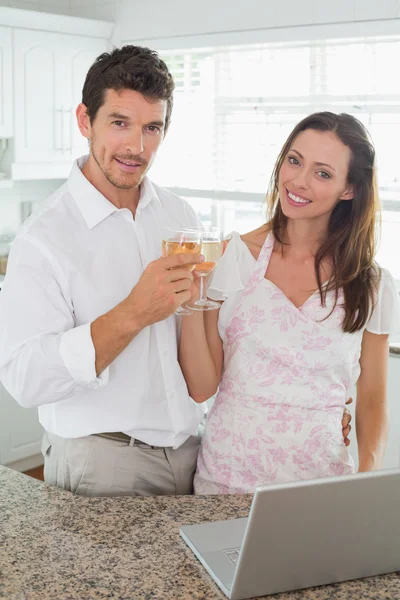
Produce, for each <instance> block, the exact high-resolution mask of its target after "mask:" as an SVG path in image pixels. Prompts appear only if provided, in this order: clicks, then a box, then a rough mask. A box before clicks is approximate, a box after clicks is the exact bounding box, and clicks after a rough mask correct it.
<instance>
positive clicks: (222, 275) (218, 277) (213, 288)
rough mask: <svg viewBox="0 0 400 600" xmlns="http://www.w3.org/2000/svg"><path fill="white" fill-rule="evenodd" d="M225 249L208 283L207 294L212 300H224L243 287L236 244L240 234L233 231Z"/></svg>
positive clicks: (238, 241)
mask: <svg viewBox="0 0 400 600" xmlns="http://www.w3.org/2000/svg"><path fill="white" fill-rule="evenodd" d="M229 237H230V238H231V239H230V241H229V242H228V244H227V246H226V250H225V252H224V254H223V256H222V258H221V259H220V261H219V262H218V265H217V266H216V268H215V270H214V272H213V274H212V276H211V279H210V282H209V284H208V290H207V296H209V297H210V298H211V299H212V300H217V301H220V302H221V301H225V300H226V299H227V298H228V296H229V295H230V294H233V293H235V292H238V291H240V290H242V289H243V288H244V285H243V282H242V277H241V273H240V265H239V256H238V254H239V252H238V245H239V243H240V235H239V234H238V233H237V232H233V233H231V234H229V235H228V236H227V238H229Z"/></svg>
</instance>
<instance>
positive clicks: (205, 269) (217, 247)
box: [186, 225, 224, 311]
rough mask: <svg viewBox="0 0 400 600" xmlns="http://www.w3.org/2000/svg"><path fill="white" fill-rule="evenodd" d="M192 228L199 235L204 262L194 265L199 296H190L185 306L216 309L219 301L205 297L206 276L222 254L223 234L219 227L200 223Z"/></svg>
mask: <svg viewBox="0 0 400 600" xmlns="http://www.w3.org/2000/svg"><path fill="white" fill-rule="evenodd" d="M193 230H194V231H196V232H198V233H199V234H200V236H201V238H200V241H201V246H200V252H201V254H202V255H203V256H204V262H202V263H201V264H199V265H196V267H195V271H194V275H195V277H198V278H199V298H198V299H195V298H193V297H192V299H191V300H190V302H188V303H187V304H186V307H187V308H189V309H190V310H201V311H204V310H216V309H218V308H219V307H220V304H219V302H214V301H213V300H208V298H207V279H206V278H207V276H208V275H210V273H212V271H213V270H214V269H215V267H216V265H217V262H218V261H219V259H220V258H221V256H222V254H223V250H224V248H223V235H222V229H221V228H220V227H213V226H207V225H201V226H198V227H193Z"/></svg>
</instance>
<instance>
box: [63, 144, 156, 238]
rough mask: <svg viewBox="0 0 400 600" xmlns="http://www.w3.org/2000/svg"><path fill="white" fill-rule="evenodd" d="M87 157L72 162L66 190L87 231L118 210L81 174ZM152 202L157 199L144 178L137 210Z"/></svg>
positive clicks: (149, 182) (150, 184)
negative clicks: (83, 220) (76, 207)
mask: <svg viewBox="0 0 400 600" xmlns="http://www.w3.org/2000/svg"><path fill="white" fill-rule="evenodd" d="M88 157H89V156H88V155H86V156H81V158H78V160H75V161H74V163H73V165H72V169H71V173H70V176H69V178H68V189H69V191H70V193H71V196H72V197H73V199H74V200H75V203H76V205H77V206H78V208H79V210H80V212H81V214H82V216H83V218H84V219H85V222H86V224H87V226H88V227H89V229H93V228H94V227H96V225H98V224H99V223H101V221H104V219H106V218H107V217H109V216H110V215H111V214H112V213H114V212H116V211H117V210H119V209H118V208H117V207H116V206H114V204H113V203H112V202H110V201H109V200H107V198H106V197H105V196H103V194H102V193H101V192H99V191H98V190H97V189H96V188H95V187H94V186H93V185H92V184H91V183H90V181H88V179H86V177H85V176H84V174H83V173H82V171H81V169H82V167H83V165H84V164H85V162H86V161H87V159H88ZM152 200H159V199H158V196H157V193H156V191H155V189H154V186H153V184H152V183H151V181H150V180H149V179H148V178H147V177H145V178H144V179H143V182H142V184H141V186H140V199H139V204H138V208H137V210H138V211H139V210H143V208H145V207H146V206H147V205H148V204H150V202H151V201H152Z"/></svg>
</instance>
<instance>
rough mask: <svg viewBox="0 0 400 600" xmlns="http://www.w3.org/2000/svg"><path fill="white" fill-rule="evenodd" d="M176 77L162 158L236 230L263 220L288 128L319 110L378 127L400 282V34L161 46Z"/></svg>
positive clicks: (186, 192)
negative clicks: (395, 69)
mask: <svg viewBox="0 0 400 600" xmlns="http://www.w3.org/2000/svg"><path fill="white" fill-rule="evenodd" d="M162 57H163V58H164V60H165V61H166V62H167V64H168V65H169V67H170V69H171V72H172V74H173V76H174V78H175V81H176V94H175V106H174V111H173V115H172V123H171V127H170V131H169V132H168V135H167V137H166V140H165V142H164V144H163V147H162V149H161V151H160V155H161V156H160V159H159V160H158V161H157V163H156V165H155V166H154V167H153V173H154V176H155V179H156V180H157V182H159V183H160V184H161V185H164V186H166V187H170V188H172V189H174V190H176V191H178V193H180V194H181V195H182V196H184V197H187V198H188V199H189V201H190V202H191V203H192V205H193V206H194V208H196V209H198V210H199V212H200V214H201V216H202V218H203V219H204V220H208V221H211V220H212V221H213V222H217V220H218V222H219V223H220V224H221V225H222V226H223V228H224V230H225V231H226V232H228V231H229V230H231V229H236V230H238V231H240V232H244V231H246V230H249V229H251V228H254V227H256V226H258V225H260V224H261V223H262V222H263V218H264V217H263V210H262V209H263V206H262V204H263V198H264V196H265V192H266V189H267V185H268V182H269V178H270V174H271V172H272V167H273V165H274V162H275V159H276V157H277V155H278V152H279V150H280V149H281V147H282V145H283V143H284V141H285V139H286V137H287V135H288V134H289V132H290V131H291V130H292V128H293V127H294V125H295V124H296V123H297V122H298V121H300V120H301V119H302V118H303V117H304V116H306V115H308V114H310V113H312V112H315V111H319V110H332V111H335V112H342V111H344V112H348V113H351V114H353V115H354V116H356V117H357V118H358V119H360V120H361V121H362V122H363V123H364V124H365V125H366V126H367V127H368V130H369V131H370V133H371V136H372V138H373V140H374V143H375V147H376V151H377V162H378V181H379V187H380V192H381V199H382V201H383V209H384V210H383V230H382V236H381V245H380V249H379V253H378V261H379V262H380V264H381V265H382V266H384V267H386V268H388V269H389V270H390V271H391V272H392V274H393V275H394V277H395V278H396V279H397V280H399V282H400V262H399V261H398V260H397V259H396V254H397V253H398V251H397V249H396V247H397V244H398V240H399V239H400V165H399V163H398V149H397V140H398V139H400V78H399V77H397V76H396V74H395V73H394V72H393V66H394V65H395V64H397V62H398V60H399V59H400V36H396V37H393V36H391V37H369V38H362V39H361V38H357V39H342V40H337V39H336V40H319V41H312V42H296V43H268V44H257V45H254V44H252V45H243V46H229V47H218V48H203V49H188V50H185V51H182V50H180V51H170V52H164V53H162Z"/></svg>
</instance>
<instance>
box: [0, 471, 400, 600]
mask: <svg viewBox="0 0 400 600" xmlns="http://www.w3.org/2000/svg"><path fill="white" fill-rule="evenodd" d="M250 504H251V497H250V496H219V497H218V496H209V497H201V496H199V497H194V496H181V497H158V498H90V499H89V498H83V497H79V496H74V495H73V494H70V493H68V492H64V491H63V490H59V489H57V488H52V487H48V486H46V485H45V484H44V483H42V482H40V481H37V480H34V479H31V478H30V477H27V476H25V475H22V474H20V473H17V472H15V471H11V470H9V469H6V468H5V467H1V466H0V598H6V599H7V600H72V599H74V600H75V599H78V600H91V599H96V600H102V599H106V598H107V599H109V598H113V599H118V600H137V599H145V600H170V599H171V600H173V599H180V600H183V599H192V598H193V599H194V600H199V599H201V600H212V599H214V598H215V599H223V598H225V596H224V595H223V594H222V592H220V591H219V589H218V588H217V586H216V585H215V584H214V582H213V581H212V579H211V578H210V577H209V576H208V574H207V573H206V572H205V571H204V569H203V568H202V566H201V565H200V563H199V562H198V561H197V559H196V558H195V557H194V555H193V554H192V552H191V551H190V550H189V548H187V546H186V545H185V543H184V542H183V540H182V539H181V538H180V536H179V527H180V526H181V525H183V524H191V523H196V522H201V521H213V520H218V519H231V518H235V517H245V516H247V514H248V510H249V507H250ZM273 598H274V599H275V600H305V599H309V600H322V599H324V600H325V599H326V600H328V599H329V600H349V599H352V600H354V599H360V600H361V599H362V600H367V599H368V600H381V599H390V600H396V599H400V573H397V574H391V575H386V576H381V577H372V578H369V579H364V580H357V581H351V582H346V583H342V584H337V585H331V586H326V587H320V588H313V589H309V590H303V591H299V592H290V593H285V594H278V595H276V596H273Z"/></svg>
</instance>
